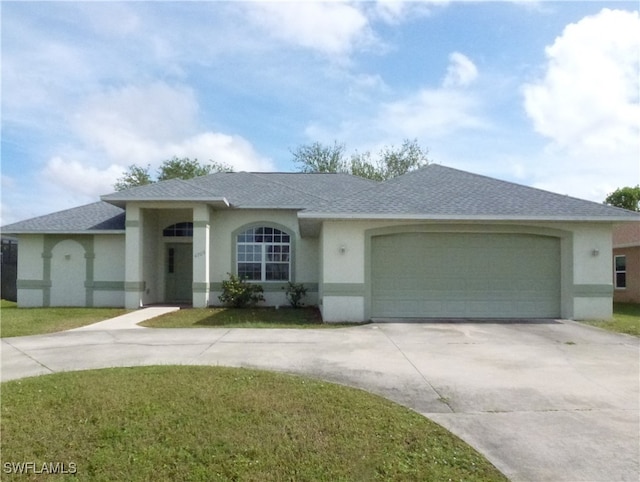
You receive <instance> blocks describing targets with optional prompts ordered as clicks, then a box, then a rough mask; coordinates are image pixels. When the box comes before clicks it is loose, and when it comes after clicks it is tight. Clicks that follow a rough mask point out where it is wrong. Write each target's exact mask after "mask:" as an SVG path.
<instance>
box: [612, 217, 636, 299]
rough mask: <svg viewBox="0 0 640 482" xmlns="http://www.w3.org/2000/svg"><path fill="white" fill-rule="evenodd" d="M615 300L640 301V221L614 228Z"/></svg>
mask: <svg viewBox="0 0 640 482" xmlns="http://www.w3.org/2000/svg"><path fill="white" fill-rule="evenodd" d="M613 287H614V292H613V301H619V302H623V303H640V222H637V223H627V224H621V225H619V226H615V227H614V228H613Z"/></svg>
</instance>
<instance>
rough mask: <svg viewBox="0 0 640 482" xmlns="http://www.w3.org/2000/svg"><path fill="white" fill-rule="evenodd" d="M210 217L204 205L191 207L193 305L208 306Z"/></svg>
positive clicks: (198, 306)
mask: <svg viewBox="0 0 640 482" xmlns="http://www.w3.org/2000/svg"><path fill="white" fill-rule="evenodd" d="M210 226H211V219H210V216H209V207H208V206H206V205H202V206H196V207H195V208H193V307H194V308H206V307H207V306H209V296H210V286H211V285H210V282H209V263H210V256H209V251H210V249H209V231H210Z"/></svg>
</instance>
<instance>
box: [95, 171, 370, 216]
mask: <svg viewBox="0 0 640 482" xmlns="http://www.w3.org/2000/svg"><path fill="white" fill-rule="evenodd" d="M375 184H377V183H375V182H373V181H369V180H366V179H361V178H359V177H355V176H350V175H347V174H327V173H324V174H322V173H250V172H219V173H215V174H209V175H208V176H202V177H197V178H194V179H189V180H177V179H174V180H169V181H163V182H159V183H155V184H150V185H148V186H140V187H136V188H132V189H128V190H126V191H120V192H116V193H113V194H108V195H106V196H102V200H103V201H107V202H111V203H114V204H118V205H123V204H124V203H125V202H127V201H159V200H162V201H219V200H223V199H224V200H226V201H227V202H228V203H230V204H231V205H232V206H234V207H240V208H242V207H245V208H246V207H255V208H271V209H303V208H308V207H313V206H316V205H318V204H320V203H322V202H324V201H330V200H332V199H335V198H339V197H343V196H345V195H347V194H351V193H353V192H357V191H361V190H363V189H366V188H368V187H370V186H371V185H375Z"/></svg>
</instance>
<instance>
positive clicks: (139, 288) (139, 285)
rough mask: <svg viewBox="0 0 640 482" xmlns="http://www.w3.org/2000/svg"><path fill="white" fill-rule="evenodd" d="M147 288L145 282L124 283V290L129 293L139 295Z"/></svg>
mask: <svg viewBox="0 0 640 482" xmlns="http://www.w3.org/2000/svg"><path fill="white" fill-rule="evenodd" d="M146 287H147V282H146V281H125V282H124V290H125V291H128V292H130V293H141V292H143V291H144V290H145V289H146Z"/></svg>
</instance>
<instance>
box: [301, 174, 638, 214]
mask: <svg viewBox="0 0 640 482" xmlns="http://www.w3.org/2000/svg"><path fill="white" fill-rule="evenodd" d="M300 216H301V217H302V218H312V219H313V218H331V217H367V216H369V217H389V218H392V217H395V216H399V217H411V216H415V217H417V218H421V219H428V218H433V219H444V218H450V219H456V218H457V219H464V218H478V219H494V218H497V219H500V218H504V219H547V220H557V219H576V220H577V219H590V220H598V219H602V220H613V219H614V218H615V219H620V220H624V219H628V220H633V219H638V214H637V213H633V212H631V211H627V210H624V209H619V208H614V207H611V206H606V205H604V204H598V203H595V202H591V201H585V200H582V199H576V198H572V197H569V196H564V195H561V194H556V193H552V192H548V191H543V190H541V189H535V188H532V187H528V186H523V185H520V184H515V183H512V182H507V181H501V180H498V179H493V178H490V177H486V176H481V175H478V174H472V173H469V172H465V171H460V170H457V169H452V168H450V167H444V166H440V165H437V164H430V165H428V166H425V167H423V168H421V169H418V170H415V171H412V172H409V173H407V174H405V175H403V176H399V177H396V178H394V179H391V180H388V181H385V182H383V183H380V184H378V185H375V186H373V187H371V188H369V189H367V190H365V191H361V192H359V193H357V194H356V195H353V196H348V197H345V198H342V199H339V200H337V201H335V202H327V203H324V204H322V205H319V206H316V207H315V208H312V209H308V210H306V211H304V212H303V213H300Z"/></svg>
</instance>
